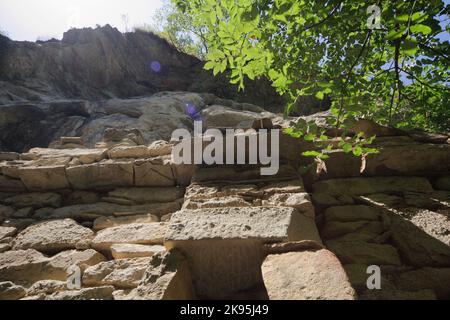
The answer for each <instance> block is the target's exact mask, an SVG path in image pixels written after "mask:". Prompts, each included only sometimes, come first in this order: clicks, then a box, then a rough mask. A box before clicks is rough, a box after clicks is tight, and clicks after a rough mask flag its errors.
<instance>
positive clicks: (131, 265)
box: [83, 257, 150, 289]
mask: <svg viewBox="0 0 450 320" xmlns="http://www.w3.org/2000/svg"><path fill="white" fill-rule="evenodd" d="M149 261H150V258H148V257H145V258H135V259H120V260H112V261H106V262H101V263H99V264H97V265H95V266H92V267H89V268H87V269H86V270H85V271H84V274H83V284H84V285H87V286H103V285H113V286H114V287H116V288H125V289H126V288H135V287H137V286H138V284H139V281H140V280H141V278H142V276H143V275H144V272H145V269H146V268H147V266H148V263H149Z"/></svg>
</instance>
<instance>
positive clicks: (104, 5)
mask: <svg viewBox="0 0 450 320" xmlns="http://www.w3.org/2000/svg"><path fill="white" fill-rule="evenodd" d="M444 2H445V3H446V4H449V3H450V0H445V1H444ZM162 5H163V0H0V31H2V32H3V33H6V35H7V36H8V37H9V38H11V39H13V40H19V41H23V40H27V41H36V40H48V39H51V38H56V39H61V38H62V35H63V33H64V32H65V31H67V30H68V29H70V28H72V27H77V28H82V27H95V26H96V25H97V24H98V25H101V26H103V25H105V24H107V23H108V24H110V25H112V26H113V27H116V28H118V29H119V30H120V31H122V32H125V31H132V30H133V27H135V26H139V25H143V24H152V17H153V16H154V14H155V11H156V10H157V9H158V8H160V7H161V6H162ZM124 15H125V16H126V17H127V18H125V19H124ZM447 23H448V22H447ZM439 37H440V38H441V39H442V40H450V36H449V34H448V33H443V34H440V35H439Z"/></svg>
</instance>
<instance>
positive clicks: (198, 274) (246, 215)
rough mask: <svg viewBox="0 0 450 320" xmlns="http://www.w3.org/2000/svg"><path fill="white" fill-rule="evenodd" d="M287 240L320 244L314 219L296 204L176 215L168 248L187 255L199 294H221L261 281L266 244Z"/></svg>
mask: <svg viewBox="0 0 450 320" xmlns="http://www.w3.org/2000/svg"><path fill="white" fill-rule="evenodd" d="M308 221H309V223H308ZM267 225H270V226H271V227H270V228H267ZM288 240H289V241H295V240H317V241H319V242H320V238H319V237H318V235H317V230H316V227H315V224H314V223H313V222H312V219H310V218H307V217H305V216H303V215H301V214H300V213H299V212H297V211H296V210H295V209H293V208H287V207H286V208H277V207H259V208H226V209H219V208H215V209H202V210H182V211H179V212H177V213H175V215H174V216H172V218H171V220H170V225H169V229H168V232H167V235H166V246H167V247H168V248H177V249H180V250H182V251H183V252H184V253H185V254H186V256H187V258H188V260H189V262H190V264H191V266H192V273H193V275H194V283H195V289H196V292H197V294H198V295H199V296H206V297H210V298H220V297H225V296H227V295H229V294H233V293H236V292H238V291H240V290H244V289H248V288H251V287H252V286H254V285H257V284H258V283H260V282H261V269H260V266H261V263H262V261H263V259H264V258H263V246H262V245H263V244H264V243H270V242H282V241H288ZM224 259H226V261H225V260H224ZM244 266H245V267H244ZM231 270H236V271H235V272H231Z"/></svg>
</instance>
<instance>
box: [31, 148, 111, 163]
mask: <svg viewBox="0 0 450 320" xmlns="http://www.w3.org/2000/svg"><path fill="white" fill-rule="evenodd" d="M29 154H30V155H34V157H35V158H41V159H53V158H64V157H67V158H77V159H78V160H79V161H80V162H81V163H82V164H91V163H94V162H99V161H100V160H102V159H104V158H105V155H106V149H84V148H83V149H51V148H32V149H30V151H29Z"/></svg>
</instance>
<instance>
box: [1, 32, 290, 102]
mask: <svg viewBox="0 0 450 320" xmlns="http://www.w3.org/2000/svg"><path fill="white" fill-rule="evenodd" d="M202 67H203V62H201V61H200V60H198V59H197V58H195V57H192V56H189V55H186V54H183V53H180V52H179V51H177V50H176V49H175V48H174V47H172V46H171V45H170V44H169V43H167V42H166V41H165V40H163V39H161V38H159V37H158V36H156V35H153V34H151V33H145V32H133V33H126V34H122V33H120V32H119V31H118V30H117V29H115V28H112V27H110V26H108V25H107V26H105V27H102V28H97V29H91V28H86V29H72V30H69V31H68V32H66V33H65V34H64V37H63V39H62V40H61V41H58V40H50V41H46V42H37V43H31V42H16V41H11V40H10V39H8V38H6V37H1V36H0V104H8V103H11V102H17V101H21V102H23V101H49V100H54V99H55V98H56V99H61V98H64V99H67V98H70V99H73V98H75V99H86V100H99V99H106V98H129V97H136V96H148V95H151V94H153V93H156V92H160V91H194V92H209V93H214V94H217V95H218V96H220V97H223V98H230V99H237V100H241V101H245V102H252V103H256V104H259V105H262V106H266V107H269V108H271V109H272V110H275V109H280V107H281V105H282V102H281V99H280V98H279V97H278V96H277V95H276V93H275V92H274V91H273V89H272V88H271V87H270V85H269V84H268V83H264V82H263V81H260V82H258V83H256V84H249V87H248V89H247V92H246V93H242V94H239V95H238V94H237V90H236V88H234V87H232V86H230V85H229V84H228V80H227V79H225V78H224V77H218V78H213V76H212V74H211V72H206V71H204V70H203V69H202Z"/></svg>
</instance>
